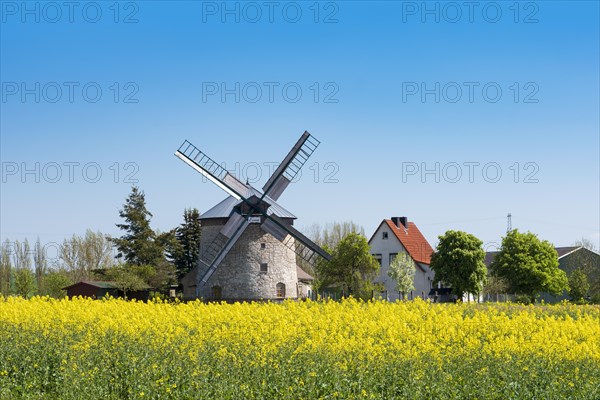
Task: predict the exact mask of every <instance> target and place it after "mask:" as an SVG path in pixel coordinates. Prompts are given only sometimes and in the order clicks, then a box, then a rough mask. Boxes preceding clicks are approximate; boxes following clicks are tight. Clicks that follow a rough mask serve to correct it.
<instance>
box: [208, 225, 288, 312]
mask: <svg viewBox="0 0 600 400" xmlns="http://www.w3.org/2000/svg"><path fill="white" fill-rule="evenodd" d="M207 222H208V221H206V222H205V221H203V225H202V239H201V246H200V251H201V252H202V251H203V250H204V248H205V247H206V246H208V244H209V243H211V241H212V240H213V239H214V238H215V237H216V235H217V234H218V233H219V231H220V230H221V228H222V227H223V225H222V224H216V225H215V224H214V223H207ZM215 222H216V221H215ZM262 244H264V249H263V248H262V246H261V245H262ZM262 263H266V264H267V269H268V270H267V272H266V273H265V272H261V271H260V265H261V264H262ZM278 283H283V284H285V298H296V297H298V290H297V283H298V277H297V274H296V254H295V253H294V252H293V251H292V250H291V249H288V248H287V247H286V246H284V245H283V244H281V242H279V241H278V240H277V239H275V238H274V237H273V236H271V235H270V234H268V233H266V232H264V231H263V230H262V229H261V228H260V225H259V224H251V225H250V226H248V228H247V229H246V231H245V232H244V233H243V234H242V236H241V237H240V239H239V240H238V242H237V243H236V244H235V246H234V247H233V248H232V249H231V251H230V252H229V254H228V255H227V257H225V260H223V262H222V263H221V265H219V267H218V268H217V270H216V271H215V273H214V274H213V275H212V276H211V277H210V279H209V280H208V282H207V283H206V284H205V285H203V286H202V287H201V288H200V293H199V294H200V297H202V298H204V299H207V300H210V299H212V288H213V287H214V286H220V287H221V298H222V299H223V300H275V299H278V297H277V296H276V294H277V290H276V287H277V284H278ZM279 299H280V298H279Z"/></svg>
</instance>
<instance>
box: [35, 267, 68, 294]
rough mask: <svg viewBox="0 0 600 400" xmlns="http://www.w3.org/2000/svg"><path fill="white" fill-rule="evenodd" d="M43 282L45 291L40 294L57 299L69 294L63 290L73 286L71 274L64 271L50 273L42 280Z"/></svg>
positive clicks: (51, 271)
mask: <svg viewBox="0 0 600 400" xmlns="http://www.w3.org/2000/svg"><path fill="white" fill-rule="evenodd" d="M42 281H43V284H42V287H43V290H42V291H41V293H40V294H42V295H44V296H50V297H54V298H55V299H62V298H64V297H65V296H66V295H67V293H66V291H65V290H63V289H62V288H64V287H67V286H69V285H71V284H73V281H72V280H71V278H70V274H69V273H68V272H67V271H66V270H64V269H59V270H50V271H48V273H46V274H45V275H44V277H43V278H42Z"/></svg>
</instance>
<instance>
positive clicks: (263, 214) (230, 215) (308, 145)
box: [175, 132, 331, 300]
mask: <svg viewBox="0 0 600 400" xmlns="http://www.w3.org/2000/svg"><path fill="white" fill-rule="evenodd" d="M319 144H320V142H319V141H318V140H317V139H316V138H314V137H313V136H312V135H310V133H308V132H304V133H303V134H302V136H301V137H300V139H299V140H298V142H297V143H296V144H295V145H294V146H293V147H292V149H291V150H290V152H289V153H288V154H287V156H286V157H285V158H284V159H283V161H282V162H281V164H280V165H279V167H278V168H277V169H276V170H275V172H274V173H273V175H272V176H271V177H270V178H269V180H268V181H267V183H266V184H265V185H264V187H263V189H262V192H261V191H259V190H258V189H255V188H254V187H252V186H251V185H249V184H248V183H245V184H244V183H243V182H241V181H240V180H239V179H237V178H236V177H235V176H233V175H232V174H230V173H229V172H228V171H227V170H226V169H225V168H223V167H222V166H221V165H220V164H218V163H217V162H215V161H214V160H213V159H211V158H210V157H208V156H207V155H206V154H205V153H203V152H202V151H200V150H199V149H198V148H197V147H195V146H194V145H193V144H192V143H190V142H189V141H187V140H186V141H184V142H183V144H182V145H181V146H180V147H179V149H178V150H177V151H176V152H175V155H176V156H177V157H179V158H180V159H181V160H182V161H183V162H185V163H186V164H188V165H189V166H190V167H192V168H193V169H194V170H196V171H197V172H199V173H200V174H202V175H203V176H205V177H206V178H208V179H209V180H210V181H212V182H213V183H214V184H215V185H217V186H218V187H220V188H221V189H222V190H223V191H225V192H226V193H227V194H228V195H229V197H228V198H227V199H225V200H224V201H222V202H221V203H219V204H217V205H216V206H215V207H213V208H212V209H211V210H209V211H207V212H206V213H204V214H203V216H202V218H201V219H203V221H202V224H203V232H202V241H201V251H200V254H201V255H200V262H199V265H198V266H197V267H196V268H195V269H194V270H192V271H191V272H190V273H189V274H188V275H187V276H186V277H184V279H183V280H182V283H183V285H184V296H185V297H187V298H190V297H191V296H190V292H191V290H192V288H193V291H194V292H195V293H194V297H196V298H198V297H204V298H212V299H245V300H254V299H269V298H282V297H283V298H285V297H296V296H297V288H296V287H295V285H294V284H292V283H293V282H294V281H296V282H297V277H296V269H297V265H296V255H297V256H299V257H301V258H302V259H304V260H305V261H307V262H309V263H311V264H314V262H315V261H316V259H317V257H323V258H325V259H326V260H329V259H330V258H331V256H330V255H329V254H328V253H327V252H326V251H325V250H323V249H322V248H321V247H319V246H318V245H317V244H316V243H314V242H312V241H311V240H310V239H309V238H307V237H306V236H305V235H303V234H302V233H301V232H300V231H298V230H297V229H296V228H294V227H293V221H294V220H295V219H296V217H295V216H294V215H293V214H291V213H290V212H289V211H287V210H285V209H284V208H283V207H281V206H280V205H279V204H277V200H278V199H279V198H280V197H281V195H282V194H283V192H284V191H285V189H286V188H287V187H288V185H289V184H290V183H291V182H292V180H293V179H294V178H295V177H296V176H297V175H298V173H299V171H300V170H301V169H302V167H303V166H304V164H305V163H306V162H307V160H308V159H309V158H310V156H311V155H312V153H313V152H314V151H315V150H316V148H317V147H318V146H319ZM267 242H268V243H269V248H270V249H269V250H270V251H269V252H265V251H264V250H265V249H266V248H267V246H266V244H267ZM258 248H259V249H260V251H259V250H257V249H258ZM265 254H267V256H265ZM290 255H291V256H290ZM265 258H267V259H268V260H267V261H269V262H270V264H271V265H270V267H269V265H268V264H269V262H263V261H265ZM295 277H296V278H295ZM286 282H287V283H286ZM286 285H288V286H287V287H288V288H289V287H290V285H291V289H292V290H291V291H289V290H288V291H286V289H285V288H286ZM186 288H187V289H188V290H186ZM282 288H283V290H282ZM294 291H296V296H295V295H294ZM186 292H187V294H186Z"/></svg>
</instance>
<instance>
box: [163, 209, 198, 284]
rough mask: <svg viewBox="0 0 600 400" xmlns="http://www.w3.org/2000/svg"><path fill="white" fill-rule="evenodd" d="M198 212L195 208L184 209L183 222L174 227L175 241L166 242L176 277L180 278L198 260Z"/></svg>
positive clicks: (192, 267) (194, 265)
mask: <svg viewBox="0 0 600 400" xmlns="http://www.w3.org/2000/svg"><path fill="white" fill-rule="evenodd" d="M201 235H202V228H201V226H200V212H199V211H198V210H197V209H196V208H191V209H186V210H185V211H184V213H183V223H182V224H181V225H180V226H179V227H177V228H176V229H175V239H176V240H175V241H171V242H168V243H167V246H166V247H167V252H168V255H169V257H170V258H171V259H172V260H173V263H174V264H175V270H176V271H177V277H178V278H182V277H183V276H185V275H186V274H187V273H188V272H190V271H191V270H192V269H194V268H195V267H196V266H197V265H198V262H199V260H200V237H201Z"/></svg>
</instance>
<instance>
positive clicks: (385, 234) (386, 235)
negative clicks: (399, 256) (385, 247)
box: [383, 232, 388, 240]
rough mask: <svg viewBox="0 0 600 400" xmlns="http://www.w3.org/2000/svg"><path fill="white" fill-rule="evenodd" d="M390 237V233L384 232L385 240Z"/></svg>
mask: <svg viewBox="0 0 600 400" xmlns="http://www.w3.org/2000/svg"><path fill="white" fill-rule="evenodd" d="M387 238H388V233H387V232H383V240H387Z"/></svg>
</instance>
